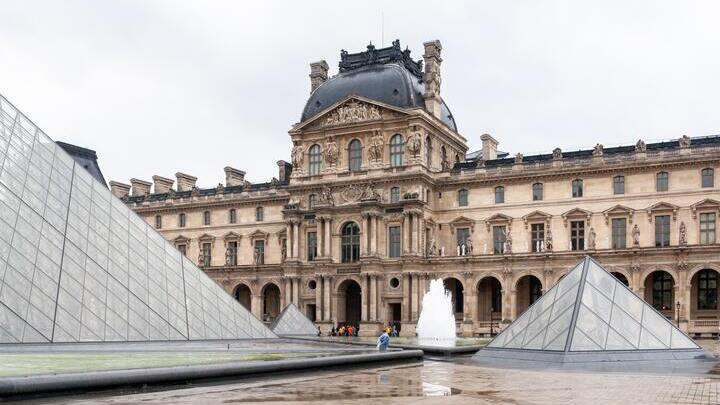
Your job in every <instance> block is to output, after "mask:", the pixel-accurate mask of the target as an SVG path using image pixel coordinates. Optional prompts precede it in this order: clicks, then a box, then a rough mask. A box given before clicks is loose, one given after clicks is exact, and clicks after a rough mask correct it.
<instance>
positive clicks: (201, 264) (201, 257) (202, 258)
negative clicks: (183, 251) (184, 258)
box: [198, 246, 205, 267]
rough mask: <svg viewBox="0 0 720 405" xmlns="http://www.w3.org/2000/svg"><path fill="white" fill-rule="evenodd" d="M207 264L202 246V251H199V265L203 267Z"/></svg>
mask: <svg viewBox="0 0 720 405" xmlns="http://www.w3.org/2000/svg"><path fill="white" fill-rule="evenodd" d="M204 265H205V255H204V254H203V251H202V246H201V247H200V253H198V266H200V267H203V266H204Z"/></svg>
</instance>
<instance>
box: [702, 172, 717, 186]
mask: <svg viewBox="0 0 720 405" xmlns="http://www.w3.org/2000/svg"><path fill="white" fill-rule="evenodd" d="M701 174H702V186H703V187H715V171H714V170H713V169H711V168H709V167H708V168H705V169H702V172H701Z"/></svg>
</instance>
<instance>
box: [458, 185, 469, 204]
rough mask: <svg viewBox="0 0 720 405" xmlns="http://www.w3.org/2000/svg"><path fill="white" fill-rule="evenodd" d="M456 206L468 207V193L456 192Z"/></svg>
mask: <svg viewBox="0 0 720 405" xmlns="http://www.w3.org/2000/svg"><path fill="white" fill-rule="evenodd" d="M458 206H460V207H467V206H468V191H467V190H465V189H463V190H460V191H458Z"/></svg>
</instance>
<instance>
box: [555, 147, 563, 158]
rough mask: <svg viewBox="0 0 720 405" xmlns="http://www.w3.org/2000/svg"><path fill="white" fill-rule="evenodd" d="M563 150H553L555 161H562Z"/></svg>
mask: <svg viewBox="0 0 720 405" xmlns="http://www.w3.org/2000/svg"><path fill="white" fill-rule="evenodd" d="M562 157H563V156H562V149H560V148H555V149H553V159H562Z"/></svg>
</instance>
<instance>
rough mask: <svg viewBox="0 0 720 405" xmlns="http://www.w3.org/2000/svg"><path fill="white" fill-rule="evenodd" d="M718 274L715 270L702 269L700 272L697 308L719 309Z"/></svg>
mask: <svg viewBox="0 0 720 405" xmlns="http://www.w3.org/2000/svg"><path fill="white" fill-rule="evenodd" d="M717 275H718V273H717V272H716V271H715V270H701V271H700V272H699V273H698V275H697V278H698V308H697V309H717V290H718V289H717Z"/></svg>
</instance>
